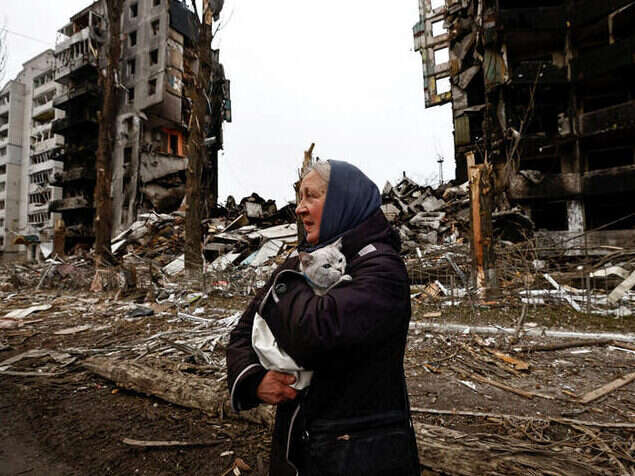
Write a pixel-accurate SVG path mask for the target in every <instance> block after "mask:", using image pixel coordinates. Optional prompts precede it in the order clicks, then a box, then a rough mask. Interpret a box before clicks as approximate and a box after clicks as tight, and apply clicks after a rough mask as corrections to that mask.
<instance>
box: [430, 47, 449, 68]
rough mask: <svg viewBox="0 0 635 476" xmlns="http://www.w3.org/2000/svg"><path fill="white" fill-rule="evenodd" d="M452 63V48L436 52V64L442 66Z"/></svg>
mask: <svg viewBox="0 0 635 476" xmlns="http://www.w3.org/2000/svg"><path fill="white" fill-rule="evenodd" d="M448 61H450V48H441V49H439V50H434V63H435V64H436V65H440V64H443V63H447V62H448Z"/></svg>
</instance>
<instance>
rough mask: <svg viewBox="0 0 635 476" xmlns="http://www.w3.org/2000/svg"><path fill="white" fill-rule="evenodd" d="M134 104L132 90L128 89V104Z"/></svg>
mask: <svg viewBox="0 0 635 476" xmlns="http://www.w3.org/2000/svg"><path fill="white" fill-rule="evenodd" d="M133 102H134V88H128V104H132V103H133Z"/></svg>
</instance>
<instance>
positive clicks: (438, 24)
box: [432, 20, 446, 36]
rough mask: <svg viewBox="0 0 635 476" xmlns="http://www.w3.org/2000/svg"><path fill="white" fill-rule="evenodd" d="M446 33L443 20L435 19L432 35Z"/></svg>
mask: <svg viewBox="0 0 635 476" xmlns="http://www.w3.org/2000/svg"><path fill="white" fill-rule="evenodd" d="M444 33H446V30H445V27H444V26H443V20H440V21H435V22H434V23H433V24H432V36H440V35H443V34H444Z"/></svg>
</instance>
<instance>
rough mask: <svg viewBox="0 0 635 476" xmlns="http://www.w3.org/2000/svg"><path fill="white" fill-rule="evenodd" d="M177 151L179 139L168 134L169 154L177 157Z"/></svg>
mask: <svg viewBox="0 0 635 476" xmlns="http://www.w3.org/2000/svg"><path fill="white" fill-rule="evenodd" d="M178 151H179V138H178V136H176V135H173V134H170V153H171V154H172V155H177V153H178Z"/></svg>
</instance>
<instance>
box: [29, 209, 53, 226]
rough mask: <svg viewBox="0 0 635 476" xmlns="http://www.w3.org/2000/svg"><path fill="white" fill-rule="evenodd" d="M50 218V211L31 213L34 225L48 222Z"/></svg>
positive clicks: (31, 222) (31, 220)
mask: <svg viewBox="0 0 635 476" xmlns="http://www.w3.org/2000/svg"><path fill="white" fill-rule="evenodd" d="M49 219H50V214H49V213H48V212H38V213H31V214H30V215H29V223H30V224H32V225H36V224H39V223H44V222H47V221H49Z"/></svg>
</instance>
